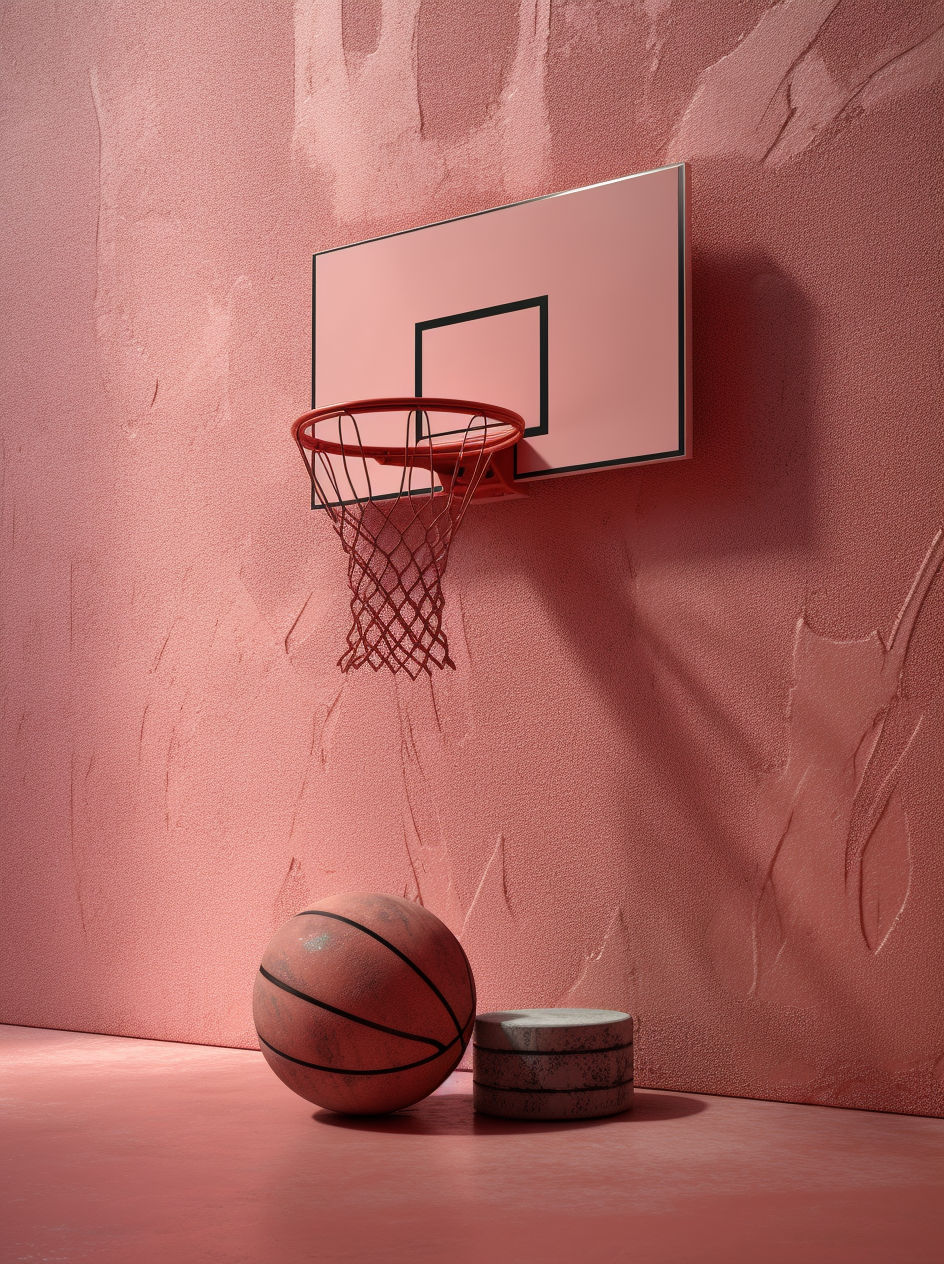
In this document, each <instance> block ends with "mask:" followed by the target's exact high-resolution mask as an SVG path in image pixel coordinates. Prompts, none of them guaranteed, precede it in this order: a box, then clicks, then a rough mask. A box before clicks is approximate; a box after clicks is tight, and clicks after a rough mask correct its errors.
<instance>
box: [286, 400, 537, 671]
mask: <svg viewBox="0 0 944 1264" xmlns="http://www.w3.org/2000/svg"><path fill="white" fill-rule="evenodd" d="M439 413H445V414H447V415H449V422H450V423H451V421H452V418H453V417H455V416H458V417H462V418H464V422H462V423H460V424H458V425H457V426H454V427H452V428H451V429H445V430H443V429H439V430H436V431H434V430H433V425H432V421H431V414H432V415H435V414H439ZM374 414H385V415H387V416H388V417H389V416H390V415H391V414H392V415H393V417H394V419H395V421H396V422H397V424H396V430H395V433H397V437H398V442H396V443H393V444H391V443H373V442H367V443H365V442H364V434H363V431H364V428H365V426H367V427H369V425H370V419H372V417H373V415H374ZM397 419H399V420H398V421H397ZM292 434H293V436H294V438H295V442H296V443H297V444H298V448H299V451H300V452H301V454H302V459H303V460H304V462H305V467H306V469H307V470H308V476H309V478H310V479H311V485H312V491H313V493H314V502H315V504H316V505H317V506H318V507H320V508H323V509H325V510H326V511H327V512H328V514H329V515H330V517H331V521H332V523H333V524H334V528H335V530H336V531H337V533H338V536H339V537H340V540H341V546H342V548H343V549H344V552H345V553H346V554H347V555H348V583H349V584H350V587H351V594H352V596H351V614H352V616H353V623H352V625H351V630H350V632H349V633H348V636H347V646H348V647H347V649H346V650H345V652H344V653H343V654H342V655H341V657H340V659H339V660H338V666H339V667H340V668H341V670H342V671H345V672H346V671H350V670H351V668H354V667H363V666H364V664H365V663H366V664H368V665H369V666H370V667H372V668H373V669H374V671H379V670H380V668H381V667H388V668H389V669H390V670H391V671H393V672H398V671H405V672H406V673H407V675H408V676H410V677H412V678H414V679H415V678H416V677H417V676H418V675H419V673H420V672H421V671H425V672H431V666H436V667H455V663H454V662H453V661H452V659H451V658H450V657H449V647H448V645H447V642H446V636H445V633H444V632H443V629H442V610H443V596H442V588H441V585H442V578H443V575H444V573H445V570H446V563H447V561H448V558H449V548H450V546H451V544H452V538H453V535H454V534H455V531H456V528H457V527H458V526H459V523H460V522H461V521H462V519H463V517H464V515H465V511H466V509H467V508H468V506H469V504H470V502H471V501H472V500H485V499H496V498H498V497H499V496H507V495H510V494H514V492H513V488H512V483H511V477H512V469H511V454H512V449H513V448H514V445H515V444H516V443H517V442H518V440H519V439H520V438H521V436H522V435H523V434H524V420H523V418H522V417H520V416H519V415H518V413H515V412H512V411H511V410H510V409H508V408H500V407H497V406H495V405H492V404H479V403H475V402H473V401H469V400H461V399H436V398H424V397H402V398H401V397H396V398H389V399H362V400H358V401H356V402H355V403H350V404H338V405H335V406H334V407H331V408H316V409H314V411H312V412H307V413H305V414H303V416H301V417H299V418H298V420H297V421H296V422H295V423H294V425H293V426H292ZM384 434H385V435H386V436H389V434H390V430H389V423H387V429H386V430H385V432H384ZM368 437H370V436H368ZM384 466H392V467H395V468H397V469H399V470H400V475H399V478H398V479H397V478H396V477H395V478H394V480H393V483H392V490H391V489H390V484H389V481H388V483H387V484H386V490H383V489H382V488H381V485H380V482H379V480H378V478H377V473H378V467H384ZM372 472H373V474H374V478H373V480H372V478H371V475H372Z"/></svg>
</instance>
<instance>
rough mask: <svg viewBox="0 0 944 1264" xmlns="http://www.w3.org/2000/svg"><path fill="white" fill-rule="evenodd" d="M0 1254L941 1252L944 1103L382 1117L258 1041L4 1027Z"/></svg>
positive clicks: (320, 1258) (449, 1102) (685, 1104)
mask: <svg viewBox="0 0 944 1264" xmlns="http://www.w3.org/2000/svg"><path fill="white" fill-rule="evenodd" d="M0 1076H2V1081H3V1092H2V1101H3V1106H2V1109H3V1122H2V1131H0V1145H2V1152H3V1165H4V1166H3V1174H2V1188H3V1203H4V1211H3V1213H2V1222H3V1228H2V1229H0V1259H2V1260H3V1261H4V1264H5V1262H6V1261H16V1262H17V1264H19V1262H21V1261H22V1262H29V1264H32V1262H33V1261H37V1262H38V1261H67V1262H68V1264H83V1262H84V1261H95V1262H96V1264H110V1262H111V1261H116V1262H117V1261H121V1262H122V1264H125V1262H127V1264H152V1262H153V1264H157V1262H158V1261H160V1264H189V1262H190V1261H208V1262H214V1264H215V1262H219V1264H237V1262H240V1264H242V1262H243V1261H245V1264H267V1262H268V1261H279V1262H280V1264H294V1262H295V1261H298V1262H299V1264H301V1262H302V1261H304V1262H305V1264H309V1262H311V1261H317V1262H318V1264H333V1262H334V1261H349V1260H350V1261H362V1260H363V1261H368V1260H369V1261H401V1260H404V1261H406V1260H409V1261H411V1262H412V1261H427V1260H428V1261H440V1260H442V1261H448V1264H465V1261H469V1262H470V1264H471V1262H472V1261H476V1262H484V1261H490V1262H491V1261H502V1260H504V1259H509V1260H513V1261H516V1262H517V1261H529V1260H541V1261H542V1262H547V1261H557V1260H561V1261H564V1260H579V1261H580V1264H591V1262H595V1261H622V1260H632V1261H639V1262H640V1264H663V1262H664V1261H699V1264H701V1262H708V1264H712V1262H714V1261H718V1262H719V1264H720V1262H721V1261H724V1262H725V1264H731V1262H734V1261H758V1262H763V1264H778V1262H779V1261H784V1262H786V1261H789V1262H790V1264H797V1262H798V1261H807V1262H809V1261H816V1262H818V1261H829V1262H830V1264H836V1262H839V1261H856V1264H866V1262H874V1264H917V1262H918V1261H922V1262H925V1261H926V1262H927V1264H940V1262H941V1260H942V1259H944V1120H937V1119H926V1118H920V1117H914V1116H900V1115H880V1114H871V1113H868V1112H863V1111H845V1110H829V1109H826V1108H822V1107H815V1106H788V1105H781V1104H778V1103H771V1102H755V1101H744V1100H740V1099H736V1098H722V1097H699V1096H691V1095H685V1094H681V1093H659V1092H651V1091H650V1092H647V1091H639V1092H638V1094H637V1105H636V1108H635V1110H634V1111H633V1113H632V1114H630V1115H624V1116H621V1117H618V1118H615V1119H610V1120H601V1121H599V1122H594V1123H586V1124H562V1125H552V1124H544V1125H539V1124H513V1123H505V1122H501V1121H497V1120H490V1119H486V1118H484V1117H481V1116H474V1115H473V1114H472V1108H471V1087H472V1085H471V1076H469V1075H466V1074H457V1075H455V1076H453V1077H452V1079H451V1080H450V1081H449V1082H448V1083H447V1084H446V1085H445V1087H444V1088H443V1089H441V1090H440V1091H439V1092H438V1093H437V1094H436V1095H435V1096H434V1097H432V1098H430V1099H428V1100H427V1101H425V1102H423V1103H421V1104H420V1105H419V1106H416V1107H414V1108H413V1109H412V1110H410V1111H406V1112H403V1113H401V1114H398V1115H395V1116H392V1117H388V1118H383V1119H361V1120H351V1119H343V1118H341V1117H339V1116H336V1115H330V1114H327V1113H323V1112H320V1111H313V1110H312V1108H311V1107H310V1106H308V1105H306V1103H304V1102H303V1101H301V1100H300V1099H298V1098H295V1097H293V1096H292V1094H291V1093H289V1092H288V1091H287V1090H286V1089H285V1088H284V1087H283V1086H282V1085H281V1084H280V1083H279V1082H278V1080H276V1078H275V1076H273V1075H272V1073H271V1072H270V1071H269V1070H268V1068H267V1067H266V1066H265V1064H264V1063H263V1061H262V1058H261V1056H260V1055H259V1054H256V1053H247V1052H243V1051H239V1050H232V1049H214V1048H206V1047H203V1046H197V1045H177V1044H163V1043H159V1042H156V1041H145V1040H124V1039H118V1038H113V1037H108V1036H89V1035H78V1034H74V1033H70V1032H56V1031H44V1030H36V1029H32V1028H21V1027H6V1028H0Z"/></svg>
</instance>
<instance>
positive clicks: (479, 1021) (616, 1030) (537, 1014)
mask: <svg viewBox="0 0 944 1264" xmlns="http://www.w3.org/2000/svg"><path fill="white" fill-rule="evenodd" d="M472 1039H473V1041H474V1042H475V1044H476V1045H479V1046H481V1047H482V1048H485V1049H512V1050H514V1051H515V1052H518V1053H525V1052H531V1051H535V1050H542V1051H545V1050H550V1051H553V1052H558V1053H587V1052H594V1053H597V1052H602V1051H604V1050H611V1049H617V1048H623V1047H625V1046H627V1045H629V1046H631V1045H632V1043H633V1020H632V1018H630V1016H629V1014H624V1013H622V1012H621V1011H620V1010H615V1009H505V1010H495V1011H494V1012H493V1013H490V1014H479V1015H478V1016H477V1017H476V1019H475V1035H474V1036H473V1037H472Z"/></svg>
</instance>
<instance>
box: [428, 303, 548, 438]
mask: <svg viewBox="0 0 944 1264" xmlns="http://www.w3.org/2000/svg"><path fill="white" fill-rule="evenodd" d="M528 311H533V312H534V314H535V316H536V317H537V320H536V321H535V328H534V330H533V331H531V330H529V335H531V334H532V332H533V338H532V337H530V336H529V338H528V341H529V343H533V346H532V347H529V348H528V349H527V350H531V351H532V352H533V357H534V364H533V369H534V371H533V374H531V373H528V372H527V367H528V360H527V359H525V370H526V372H525V376H526V377H529V378H532V379H533V387H534V391H535V395H536V398H537V408H536V409H534V408H528V407H527V405H526V404H525V403H524V402H523V401H521V400H513V399H510V398H509V397H508V392H507V390H497V391H492V390H490V389H489V388H488V386H487V385H486V382H487V380H488V379H489V378H490V377H493V376H494V374H495V368H496V360H499V361H500V360H501V359H502V357H503V356H504V357H510V356H515V357H516V366H515V367H516V368H517V369H519V370H520V368H521V360H522V359H523V358H524V357H523V356H522V350H523V348H522V347H521V346H520V345H519V344H515V343H512V344H511V345H510V346H508V345H503V344H505V343H507V341H508V340H507V339H503V338H502V337H501V334H502V332H503V322H501V320H500V319H499V318H500V317H502V316H508V315H511V314H512V313H517V312H528ZM490 319H491V320H497V321H498V324H497V325H496V326H491V327H489V328H490V329H491V330H492V331H493V332H496V333H497V335H498V337H497V339H496V345H495V346H494V347H492V348H490V349H489V351H490V354H489V355H488V356H487V357H486V356H484V355H482V354H481V349H480V354H479V356H478V357H473V362H475V361H476V360H477V363H475V367H474V368H471V369H467V372H468V373H469V378H468V381H469V386H468V387H465V388H464V389H457V384H456V379H455V378H454V377H453V378H452V379H451V380H450V381H449V383H448V385H445V386H441V385H440V384H438V383H437V382H435V381H433V383H432V385H430V384H429V379H430V374H429V372H428V365H429V360H430V355H429V350H428V348H429V343H430V340H429V339H428V338H427V337H426V335H427V334H428V333H429V332H430V331H432V330H436V329H446V328H449V327H451V326H460V325H467V324H468V323H469V322H473V321H475V322H478V321H486V320H490ZM500 326H502V328H499V327H500ZM481 331H482V330H481V327H479V328H477V329H476V333H481ZM547 331H548V300H547V295H546V294H540V295H538V296H537V297H536V298H524V299H518V300H516V301H515V302H511V303H498V304H496V305H495V306H493V307H479V308H476V309H475V310H474V311H470V312H456V313H454V314H452V315H449V316H439V317H436V318H435V319H433V320H422V321H417V322H416V325H415V334H414V348H415V349H414V393H415V394H416V395H424V394H426V395H442V394H444V393H445V394H448V395H450V396H460V397H463V398H464V397H466V396H468V398H470V399H475V400H478V401H479V402H480V403H487V404H494V403H500V404H502V405H503V406H504V407H506V408H512V409H515V410H516V411H517V408H520V409H521V411H522V416H524V417H525V420H526V421H527V419H528V416H529V415H536V416H537V421H536V422H534V423H533V424H532V425H530V426H526V428H525V432H524V433H525V437H526V438H528V437H530V436H532V435H544V434H547V426H548V399H547V395H548V332H547ZM461 332H462V331H461V330H456V333H457V335H458V345H459V347H460V348H461V349H463V350H466V351H467V350H468V347H469V343H470V341H471V340H470V339H462V337H461ZM433 354H434V355H435V352H433ZM528 358H530V357H528ZM486 359H487V363H486V362H485V361H486ZM424 364H425V365H426V366H427V371H426V372H425V374H424ZM516 406H517V408H516ZM420 437H421V431H420V423H419V419H417V438H420Z"/></svg>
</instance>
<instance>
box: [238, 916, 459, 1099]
mask: <svg viewBox="0 0 944 1264" xmlns="http://www.w3.org/2000/svg"><path fill="white" fill-rule="evenodd" d="M253 1019H254V1021H255V1024H256V1032H257V1033H258V1036H259V1044H260V1046H261V1048H262V1052H263V1054H264V1055H265V1058H266V1061H267V1062H268V1063H269V1066H270V1067H271V1068H272V1070H273V1071H274V1072H275V1073H276V1075H277V1076H278V1077H279V1079H280V1080H282V1081H283V1082H284V1083H285V1084H287V1085H288V1087H289V1088H290V1089H292V1090H293V1091H294V1092H296V1093H298V1094H299V1096H301V1097H304V1098H305V1099H306V1100H307V1101H310V1102H314V1103H315V1104H316V1105H318V1106H324V1107H327V1108H328V1109H329V1110H336V1111H342V1112H345V1113H348V1114H356V1115H371V1114H381V1113H383V1112H386V1111H391V1110H399V1109H400V1108H401V1107H403V1106H410V1105H412V1104H413V1103H414V1102H418V1101H419V1100H420V1099H421V1098H423V1097H425V1096H426V1095H427V1094H428V1093H431V1092H432V1091H433V1089H435V1088H438V1087H439V1085H440V1084H442V1082H443V1080H445V1078H446V1076H447V1075H449V1073H450V1072H451V1071H453V1070H454V1069H455V1067H456V1066H457V1065H458V1063H459V1060H460V1058H461V1057H462V1054H463V1052H464V1050H465V1047H466V1045H467V1044H468V1042H469V1037H470V1036H471V1034H472V1025H473V1023H474V1021H475V983H474V981H473V979H472V971H471V969H470V968H469V963H468V961H467V959H466V955H465V953H464V952H463V951H462V946H461V944H460V943H459V941H458V940H457V939H456V937H455V935H453V933H452V932H451V931H450V930H449V929H448V927H446V926H444V925H443V923H442V922H441V921H440V920H439V918H438V917H435V916H434V915H433V914H432V913H430V912H429V910H428V909H425V908H423V907H422V905H418V904H413V903H411V902H410V901H409V900H401V899H398V898H397V897H396V896H392V895H333V896H329V897H328V898H327V899H324V900H318V901H316V902H314V903H312V904H311V905H310V906H309V907H308V908H306V909H304V910H303V911H302V912H301V913H297V914H296V915H295V917H293V918H292V919H291V920H290V921H288V922H286V923H285V925H284V926H283V927H282V928H281V930H279V931H277V932H276V934H275V936H274V937H273V938H272V940H271V942H270V943H269V946H268V947H267V948H266V950H265V954H264V956H263V958H262V964H261V966H260V967H259V973H258V974H257V976H256V984H255V991H254V994H253Z"/></svg>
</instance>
